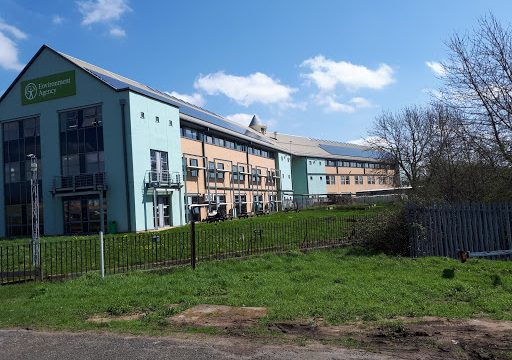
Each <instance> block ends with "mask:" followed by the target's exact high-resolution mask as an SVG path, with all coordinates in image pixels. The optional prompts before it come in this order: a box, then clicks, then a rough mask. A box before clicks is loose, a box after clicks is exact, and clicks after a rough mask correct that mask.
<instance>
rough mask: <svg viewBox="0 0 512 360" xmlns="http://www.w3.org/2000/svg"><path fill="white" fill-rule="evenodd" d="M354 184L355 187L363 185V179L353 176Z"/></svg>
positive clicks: (359, 176)
mask: <svg viewBox="0 0 512 360" xmlns="http://www.w3.org/2000/svg"><path fill="white" fill-rule="evenodd" d="M354 183H355V184H356V185H363V177H362V176H361V175H356V176H354Z"/></svg>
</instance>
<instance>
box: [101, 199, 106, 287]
mask: <svg viewBox="0 0 512 360" xmlns="http://www.w3.org/2000/svg"><path fill="white" fill-rule="evenodd" d="M100 206H101V205H100ZM100 271H101V278H102V279H104V278H105V246H104V244H103V231H100Z"/></svg>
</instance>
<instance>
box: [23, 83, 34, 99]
mask: <svg viewBox="0 0 512 360" xmlns="http://www.w3.org/2000/svg"><path fill="white" fill-rule="evenodd" d="M36 96H37V86H36V84H34V83H28V84H27V86H25V97H26V98H27V100H34V99H35V98H36Z"/></svg>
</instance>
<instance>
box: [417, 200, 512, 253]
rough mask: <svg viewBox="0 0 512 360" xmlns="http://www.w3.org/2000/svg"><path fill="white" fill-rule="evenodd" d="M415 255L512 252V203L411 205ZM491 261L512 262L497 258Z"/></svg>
mask: <svg viewBox="0 0 512 360" xmlns="http://www.w3.org/2000/svg"><path fill="white" fill-rule="evenodd" d="M408 216H409V224H410V229H411V256H412V257H421V256H443V257H451V258H457V253H458V251H459V250H465V251H469V252H470V253H479V252H489V251H491V252H499V251H507V250H508V251H510V250H512V204H510V203H502V204H458V205H432V206H428V207H419V206H413V205H411V206H409V209H408ZM487 258H491V259H504V258H507V259H512V255H511V254H510V252H509V254H508V255H494V256H490V257H487Z"/></svg>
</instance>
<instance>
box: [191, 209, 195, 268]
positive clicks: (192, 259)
mask: <svg viewBox="0 0 512 360" xmlns="http://www.w3.org/2000/svg"><path fill="white" fill-rule="evenodd" d="M190 265H192V269H194V270H195V268H196V222H195V221H194V218H192V222H191V223H190Z"/></svg>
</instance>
